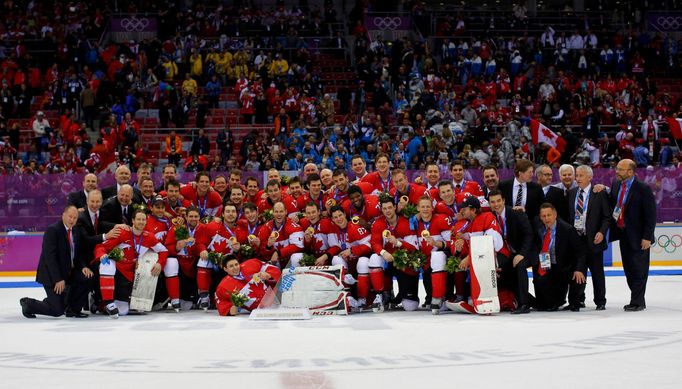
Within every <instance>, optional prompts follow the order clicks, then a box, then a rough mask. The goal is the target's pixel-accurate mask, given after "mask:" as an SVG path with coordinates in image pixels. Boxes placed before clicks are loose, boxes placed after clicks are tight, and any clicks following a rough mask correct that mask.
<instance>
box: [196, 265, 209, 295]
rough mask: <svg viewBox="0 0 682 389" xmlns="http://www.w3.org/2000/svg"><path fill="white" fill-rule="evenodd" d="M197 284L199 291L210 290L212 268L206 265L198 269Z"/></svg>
mask: <svg viewBox="0 0 682 389" xmlns="http://www.w3.org/2000/svg"><path fill="white" fill-rule="evenodd" d="M197 286H198V287H199V293H203V292H208V290H209V289H210V288H211V269H207V268H205V267H200V268H199V269H197Z"/></svg>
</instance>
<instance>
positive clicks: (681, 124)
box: [666, 118, 682, 139]
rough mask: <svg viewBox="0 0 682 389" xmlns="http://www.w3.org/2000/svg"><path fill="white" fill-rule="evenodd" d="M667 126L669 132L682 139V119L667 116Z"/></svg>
mask: <svg viewBox="0 0 682 389" xmlns="http://www.w3.org/2000/svg"><path fill="white" fill-rule="evenodd" d="M666 121H667V122H668V128H670V134H672V136H673V138H675V139H682V119H678V118H668V119H666Z"/></svg>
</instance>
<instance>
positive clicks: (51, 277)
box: [19, 205, 93, 318]
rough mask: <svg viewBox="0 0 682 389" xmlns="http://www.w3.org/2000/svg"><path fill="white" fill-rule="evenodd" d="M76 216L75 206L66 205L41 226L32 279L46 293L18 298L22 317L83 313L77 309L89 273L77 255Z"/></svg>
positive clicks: (81, 301)
mask: <svg viewBox="0 0 682 389" xmlns="http://www.w3.org/2000/svg"><path fill="white" fill-rule="evenodd" d="M77 219H78V210H77V209H76V207H74V206H73V205H67V206H66V208H64V212H62V218H61V220H60V221H58V222H56V223H54V224H51V225H50V226H49V227H47V230H45V235H44V236H43V248H42V251H41V253H40V260H39V262H38V271H37V274H36V282H38V283H40V284H42V285H43V288H45V293H46V294H47V297H46V298H45V299H44V300H42V301H38V300H35V299H32V298H28V297H24V298H22V299H21V300H19V303H20V304H21V313H22V314H23V315H24V317H26V318H35V317H36V315H47V316H54V317H58V316H61V315H63V314H64V313H65V312H66V316H67V317H77V318H82V317H87V315H86V314H83V313H81V307H82V306H83V301H84V298H85V295H86V293H87V291H88V288H87V279H88V278H91V277H92V276H93V273H92V271H90V269H89V268H88V267H87V266H85V265H84V264H83V262H82V261H81V259H80V257H79V255H78V251H79V248H80V245H81V244H83V241H84V239H85V237H82V236H79V234H78V230H77V229H74V226H75V225H76V220H77Z"/></svg>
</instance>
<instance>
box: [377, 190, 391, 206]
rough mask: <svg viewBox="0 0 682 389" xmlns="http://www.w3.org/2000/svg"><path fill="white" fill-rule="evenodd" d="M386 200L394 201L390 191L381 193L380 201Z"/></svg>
mask: <svg viewBox="0 0 682 389" xmlns="http://www.w3.org/2000/svg"><path fill="white" fill-rule="evenodd" d="M386 201H391V202H393V196H391V195H390V194H389V193H388V192H381V193H379V203H380V204H381V203H384V202H386Z"/></svg>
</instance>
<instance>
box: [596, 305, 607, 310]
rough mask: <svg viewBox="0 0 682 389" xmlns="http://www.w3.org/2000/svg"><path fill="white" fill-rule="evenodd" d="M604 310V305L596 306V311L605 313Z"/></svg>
mask: <svg viewBox="0 0 682 389" xmlns="http://www.w3.org/2000/svg"><path fill="white" fill-rule="evenodd" d="M605 310H606V305H604V304H599V305H597V311H605Z"/></svg>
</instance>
